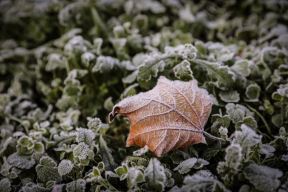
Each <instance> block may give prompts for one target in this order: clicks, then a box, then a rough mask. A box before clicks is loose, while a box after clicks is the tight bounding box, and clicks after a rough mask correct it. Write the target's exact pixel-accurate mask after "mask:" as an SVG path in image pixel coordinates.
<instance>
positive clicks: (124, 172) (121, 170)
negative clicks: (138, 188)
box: [115, 165, 128, 181]
mask: <svg viewBox="0 0 288 192" xmlns="http://www.w3.org/2000/svg"><path fill="white" fill-rule="evenodd" d="M115 173H116V174H117V175H118V176H119V177H120V181H123V180H124V179H126V178H127V176H128V168H127V166H126V165H123V166H119V167H117V168H116V169H115Z"/></svg>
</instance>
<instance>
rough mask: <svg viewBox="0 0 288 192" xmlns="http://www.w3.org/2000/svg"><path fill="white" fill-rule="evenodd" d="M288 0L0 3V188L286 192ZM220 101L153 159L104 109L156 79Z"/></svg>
mask: <svg viewBox="0 0 288 192" xmlns="http://www.w3.org/2000/svg"><path fill="white" fill-rule="evenodd" d="M287 23H288V2H287V1H285V0H265V1H264V0H262V1H261V0H242V1H236V0H232V1H230V0H229V1H220V0H219V1H218V0H215V1H208V0H203V1H200V0H197V1H196V0H195V1H188V0H187V1H186V0H159V1H156V0H82V1H81V0H79V1H68V0H63V1H62V0H61V1H60V0H29V1H25V0H2V1H0V191H1V192H2V191H3V192H4V191H5V192H10V191H11V192H12V191H22V192H46V191H47V192H48V191H53V192H61V191H63V192H64V191H66V192H82V191H83V192H84V191H93V192H94V191H171V192H174V191H175V192H182V191H184V192H186V191H193V192H194V191H219V192H220V191H240V192H258V191H260V192H261V191H262V192H269V191H271V192H272V191H278V192H285V191H288V52H287V49H288V25H287ZM160 76H165V77H166V78H168V79H171V80H181V81H189V80H192V79H196V80H197V81H198V84H199V86H200V87H201V88H204V89H206V90H207V91H208V92H209V94H210V95H211V96H213V103H214V104H213V108H212V113H211V115H210V117H209V120H208V122H207V124H206V126H205V128H204V129H205V131H206V132H207V133H209V134H211V135H214V136H215V137H218V138H221V140H219V139H211V138H209V137H206V140H207V144H196V145H192V146H190V147H189V148H187V149H185V150H176V151H172V152H169V153H168V154H166V155H164V156H163V157H161V158H156V157H155V156H154V155H153V154H152V153H150V152H149V151H147V148H142V149H139V148H137V147H129V148H126V147H125V142H126V138H127V135H128V132H129V122H128V121H127V119H123V118H118V117H117V118H115V119H114V121H113V122H111V123H108V118H107V116H108V114H109V112H111V110H112V107H113V106H114V104H116V103H117V102H119V101H120V100H122V99H124V98H126V97H129V96H131V95H135V94H137V93H140V92H144V91H147V90H150V89H152V88H153V87H154V86H155V84H156V82H157V80H158V78H159V77H160Z"/></svg>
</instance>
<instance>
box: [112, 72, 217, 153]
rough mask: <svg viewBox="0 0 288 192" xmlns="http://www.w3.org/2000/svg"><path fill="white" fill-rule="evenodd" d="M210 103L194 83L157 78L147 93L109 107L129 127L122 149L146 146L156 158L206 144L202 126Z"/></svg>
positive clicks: (208, 111)
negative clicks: (197, 144)
mask: <svg viewBox="0 0 288 192" xmlns="http://www.w3.org/2000/svg"><path fill="white" fill-rule="evenodd" d="M211 108H212V101H211V99H210V96H209V94H208V92H207V91H206V90H205V89H202V88H199V87H198V85H197V81H196V80H192V81H189V82H183V81H171V80H168V79H167V78H165V77H160V78H159V80H158V82H157V85H156V86H155V87H154V88H153V89H152V90H150V91H147V92H144V93H139V94H138V95H135V96H132V97H128V98H125V99H124V100H122V101H120V102H119V103H118V104H116V105H115V106H114V107H113V110H112V112H111V113H110V114H109V119H110V120H112V119H113V118H114V117H115V116H116V115H117V114H120V115H123V116H126V117H128V119H129V121H130V124H131V127H130V133H129V135H128V139H127V142H126V146H127V147H129V146H132V145H137V146H140V147H144V146H146V145H147V146H148V149H149V150H150V151H152V152H153V153H154V154H155V155H156V156H158V157H160V156H162V155H163V154H165V153H167V152H169V151H171V150H174V149H178V148H185V147H187V146H189V145H191V144H196V143H206V140H205V137H204V136H203V131H204V126H205V124H206V122H207V120H208V117H209V115H210V112H211Z"/></svg>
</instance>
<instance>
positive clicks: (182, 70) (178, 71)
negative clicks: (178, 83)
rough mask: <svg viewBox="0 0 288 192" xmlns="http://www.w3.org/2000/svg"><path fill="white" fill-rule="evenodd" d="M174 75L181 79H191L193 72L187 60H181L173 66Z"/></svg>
mask: <svg viewBox="0 0 288 192" xmlns="http://www.w3.org/2000/svg"><path fill="white" fill-rule="evenodd" d="M173 72H174V75H175V77H177V78H178V79H181V80H191V79H192V78H193V72H192V70H191V68H190V63H189V61H187V60H183V61H182V62H181V63H179V64H178V65H176V66H175V67H174V68H173Z"/></svg>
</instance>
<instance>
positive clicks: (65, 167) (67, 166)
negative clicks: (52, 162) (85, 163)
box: [58, 159, 73, 176]
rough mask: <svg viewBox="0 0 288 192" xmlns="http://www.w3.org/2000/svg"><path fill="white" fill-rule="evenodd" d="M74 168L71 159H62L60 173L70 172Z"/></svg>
mask: <svg viewBox="0 0 288 192" xmlns="http://www.w3.org/2000/svg"><path fill="white" fill-rule="evenodd" d="M72 169H73V163H72V162H71V161H70V160H66V159H64V160H62V161H61V162H60V163H59V165H58V173H59V174H60V175H61V176H63V175H67V174H69V173H70V172H71V171H72Z"/></svg>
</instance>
